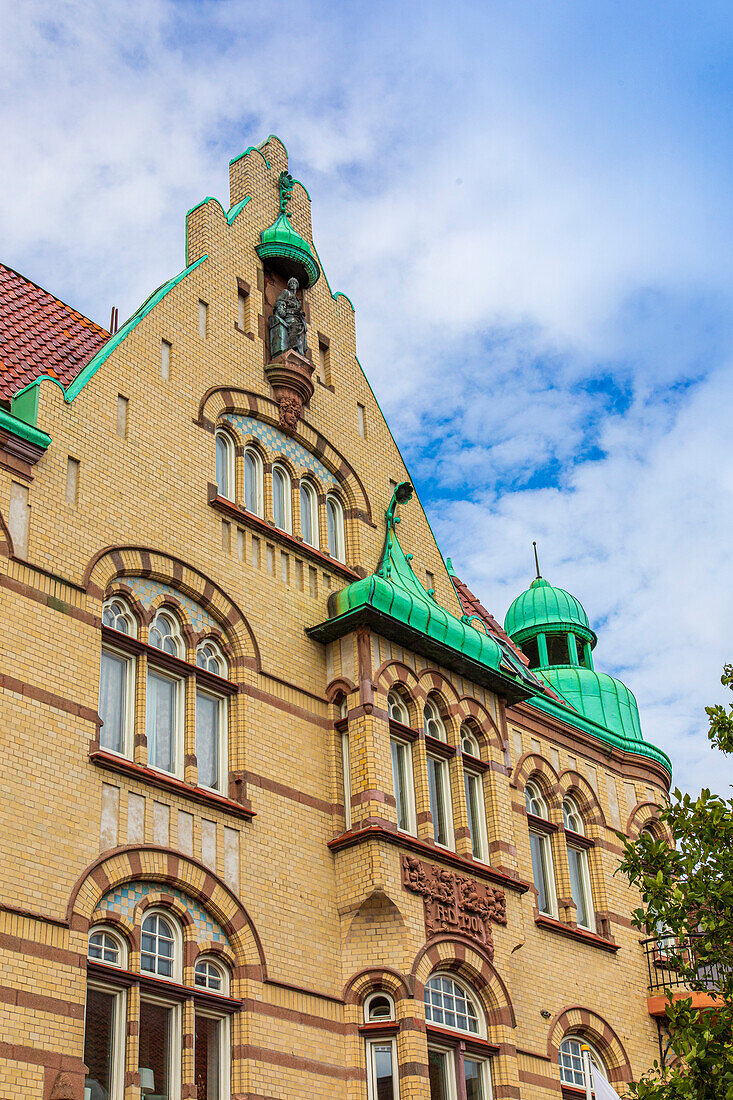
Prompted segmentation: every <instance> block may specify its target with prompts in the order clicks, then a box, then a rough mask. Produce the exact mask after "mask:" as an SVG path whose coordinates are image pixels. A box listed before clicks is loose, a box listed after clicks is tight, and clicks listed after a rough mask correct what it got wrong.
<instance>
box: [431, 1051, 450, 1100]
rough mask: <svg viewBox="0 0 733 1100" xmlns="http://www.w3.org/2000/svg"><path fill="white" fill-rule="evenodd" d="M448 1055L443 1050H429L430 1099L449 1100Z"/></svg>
mask: <svg viewBox="0 0 733 1100" xmlns="http://www.w3.org/2000/svg"><path fill="white" fill-rule="evenodd" d="M447 1063H448V1055H447V1054H445V1053H444V1051H442V1050H428V1076H429V1078H430V1100H449V1098H450V1093H449V1091H448V1065H447Z"/></svg>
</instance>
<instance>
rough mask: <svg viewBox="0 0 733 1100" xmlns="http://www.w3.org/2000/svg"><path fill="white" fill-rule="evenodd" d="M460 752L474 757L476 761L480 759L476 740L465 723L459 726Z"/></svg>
mask: <svg viewBox="0 0 733 1100" xmlns="http://www.w3.org/2000/svg"><path fill="white" fill-rule="evenodd" d="M461 752H462V753H464V754H465V755H466V756H474V757H475V758H476V759H477V760H479V759H480V757H481V750H480V749H479V745H478V738H477V737H476V735H475V733H474V732H473V730H472V729H471V727H470V726H469V725H468V723H467V722H464V723H463V725H462V726H461Z"/></svg>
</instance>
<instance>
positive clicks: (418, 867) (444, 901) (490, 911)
mask: <svg viewBox="0 0 733 1100" xmlns="http://www.w3.org/2000/svg"><path fill="white" fill-rule="evenodd" d="M402 885H403V886H404V888H405V889H406V890H411V891H412V892H413V893H415V894H420V895H421V896H422V899H423V907H424V910H425V934H426V936H427V938H428V939H429V938H430V937H431V936H435V935H437V934H438V933H440V932H454V933H458V934H460V935H463V936H469V937H470V938H471V939H474V940H477V941H478V942H479V943H480V944H482V945H483V947H484V948H486V949H487V950H488V952H489V955H490V956H491V957H492V958H493V955H494V941H493V937H492V933H491V923H492V921H493V922H494V923H495V924H506V922H507V920H506V898H505V896H504V891H503V890H497V889H496V888H495V887H493V886H484V885H482V884H481V883H477V882H476V881H475V880H474V879H472V878H468V877H466V876H465V875H459V874H456V873H455V872H453V871H446V870H445V869H444V868H443V867H437V866H436V865H435V864H433V863H424V862H423V861H422V860H420V859H416V858H415V857H414V856H408V855H404V854H403V856H402Z"/></svg>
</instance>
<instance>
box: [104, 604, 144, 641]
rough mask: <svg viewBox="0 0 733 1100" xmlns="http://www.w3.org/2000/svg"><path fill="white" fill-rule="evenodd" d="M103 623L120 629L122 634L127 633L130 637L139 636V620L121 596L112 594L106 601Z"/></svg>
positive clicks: (112, 628)
mask: <svg viewBox="0 0 733 1100" xmlns="http://www.w3.org/2000/svg"><path fill="white" fill-rule="evenodd" d="M102 624H103V625H104V626H108V627H109V628H110V630H119V632H120V634H127V635H128V637H130V638H135V637H137V620H136V619H135V616H134V615H133V613H132V612H131V611H130V608H129V607H128V606H127V604H126V603H125V601H124V600H123V599H122V598H121V597H120V596H112V598H111V599H109V600H105V601H104V607H103V608H102Z"/></svg>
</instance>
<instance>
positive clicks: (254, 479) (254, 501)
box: [244, 452, 260, 515]
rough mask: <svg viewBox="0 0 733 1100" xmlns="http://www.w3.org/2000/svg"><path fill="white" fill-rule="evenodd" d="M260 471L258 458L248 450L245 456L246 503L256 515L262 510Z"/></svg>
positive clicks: (246, 506)
mask: <svg viewBox="0 0 733 1100" xmlns="http://www.w3.org/2000/svg"><path fill="white" fill-rule="evenodd" d="M258 472H259V467H258V464H257V459H256V458H255V457H254V455H253V454H252V453H251V452H247V454H245V456H244V505H245V508H249V510H250V512H254V513H255V515H259V511H260V493H259V476H258Z"/></svg>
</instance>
